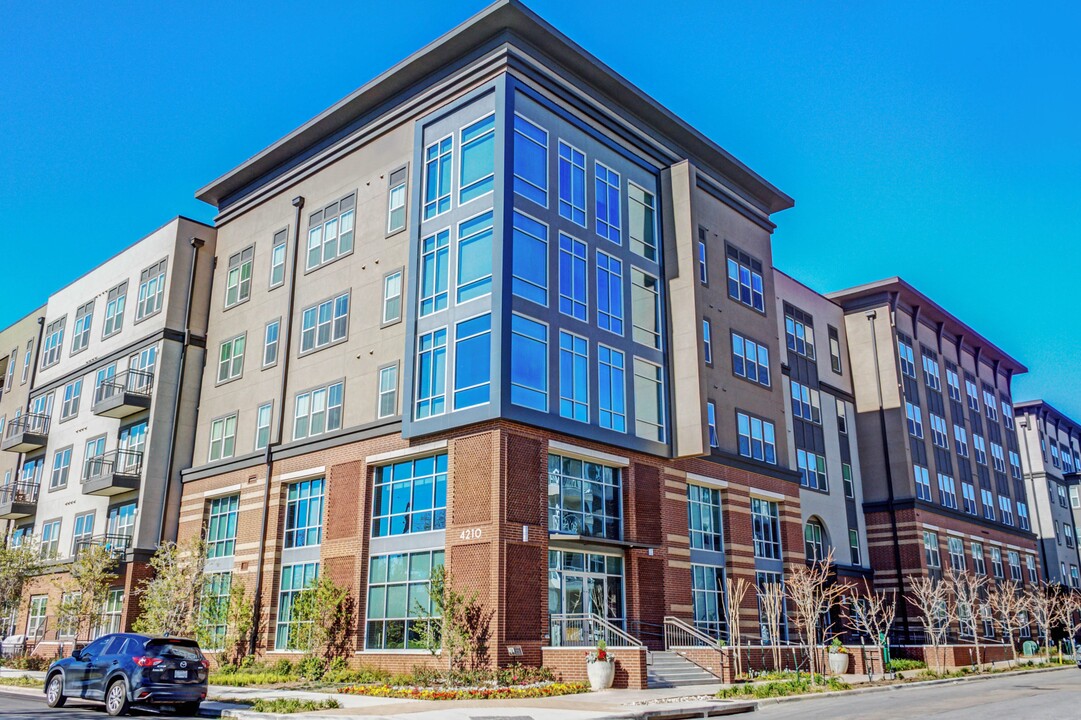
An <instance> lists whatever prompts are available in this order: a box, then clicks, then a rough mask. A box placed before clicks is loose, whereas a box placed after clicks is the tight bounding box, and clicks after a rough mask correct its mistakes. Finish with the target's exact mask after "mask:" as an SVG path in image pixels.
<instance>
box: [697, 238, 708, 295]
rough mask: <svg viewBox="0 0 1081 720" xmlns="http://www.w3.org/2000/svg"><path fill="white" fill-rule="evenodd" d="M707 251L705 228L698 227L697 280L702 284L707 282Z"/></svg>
mask: <svg viewBox="0 0 1081 720" xmlns="http://www.w3.org/2000/svg"><path fill="white" fill-rule="evenodd" d="M707 252H708V250H707V248H706V232H705V229H704V228H698V282H700V283H702V284H703V285H708V284H709V262H708V257H707Z"/></svg>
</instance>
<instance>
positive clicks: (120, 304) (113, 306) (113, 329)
mask: <svg viewBox="0 0 1081 720" xmlns="http://www.w3.org/2000/svg"><path fill="white" fill-rule="evenodd" d="M127 297H128V284H127V282H122V283H120V284H119V285H117V286H116V287H114V288H113V289H111V290H110V291H109V292H108V294H107V295H106V298H105V324H104V325H103V326H102V328H101V336H102V337H103V338H107V337H109V336H110V335H114V334H116V333H118V332H120V329H121V328H122V327H123V326H124V302H125V301H126V300H127Z"/></svg>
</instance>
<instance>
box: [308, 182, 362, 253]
mask: <svg viewBox="0 0 1081 720" xmlns="http://www.w3.org/2000/svg"><path fill="white" fill-rule="evenodd" d="M356 204H357V196H356V195H355V194H351V195H348V196H347V197H344V198H342V199H341V200H338V201H336V202H333V203H331V204H330V205H328V206H326V207H325V208H323V209H322V210H320V211H318V212H315V213H312V214H311V216H310V217H309V218H308V254H307V260H306V263H307V265H306V268H307V269H308V270H313V269H314V268H316V267H318V266H319V265H322V264H323V263H328V262H330V261H331V260H335V259H337V258H339V257H341V256H342V255H347V254H348V253H351V252H353V223H354V214H355V212H356Z"/></svg>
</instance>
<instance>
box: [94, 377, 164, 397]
mask: <svg viewBox="0 0 1081 720" xmlns="http://www.w3.org/2000/svg"><path fill="white" fill-rule="evenodd" d="M153 387H154V373H152V372H146V371H145V370H125V371H124V372H121V373H117V374H116V375H113V376H112V377H108V378H104V379H103V380H102V381H101V383H99V384H98V386H97V388H96V389H95V390H94V403H95V404H96V403H99V402H101V401H102V400H108V399H109V398H111V397H113V396H114V395H119V394H120V393H125V392H128V393H133V394H135V395H150V391H151V389H152V388H153Z"/></svg>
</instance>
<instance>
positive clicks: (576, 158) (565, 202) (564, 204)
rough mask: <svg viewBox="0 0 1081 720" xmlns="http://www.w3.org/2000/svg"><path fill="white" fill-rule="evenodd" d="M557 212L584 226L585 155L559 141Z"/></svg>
mask: <svg viewBox="0 0 1081 720" xmlns="http://www.w3.org/2000/svg"><path fill="white" fill-rule="evenodd" d="M559 214H560V215H562V216H563V217H565V218H567V219H568V220H570V221H571V222H575V223H578V224H579V225H581V226H582V227H586V156H585V155H584V154H582V153H581V152H579V151H578V150H576V149H574V148H573V147H571V146H570V145H568V144H567V143H565V142H563V141H562V140H561V141H560V142H559Z"/></svg>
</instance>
